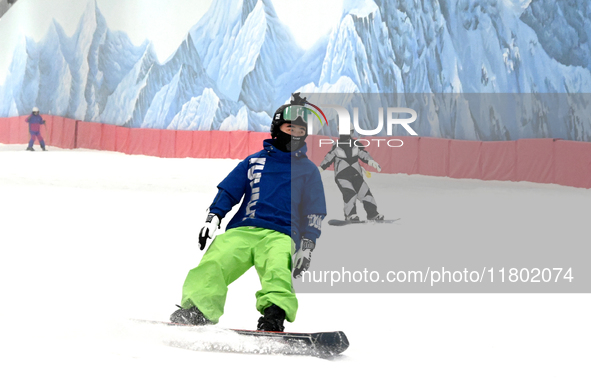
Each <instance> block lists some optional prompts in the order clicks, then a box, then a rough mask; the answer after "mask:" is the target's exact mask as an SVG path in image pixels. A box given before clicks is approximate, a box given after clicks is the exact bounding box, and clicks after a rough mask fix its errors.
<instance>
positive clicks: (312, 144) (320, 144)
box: [269, 135, 335, 170]
mask: <svg viewBox="0 0 591 385" xmlns="http://www.w3.org/2000/svg"><path fill="white" fill-rule="evenodd" d="M269 137H270V135H269ZM331 140H335V139H333V138H331V137H329V136H324V135H310V136H308V139H306V143H307V145H308V153H307V156H308V159H310V160H311V161H312V162H313V163H314V164H315V165H317V166H319V165H320V163H322V161H323V160H324V157H325V156H326V154H328V152H329V151H330V149H331V148H332V145H333V143H332V142H331ZM331 167H333V166H332V165H331ZM329 169H330V170H332V169H334V168H329Z"/></svg>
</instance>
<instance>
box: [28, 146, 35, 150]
mask: <svg viewBox="0 0 591 385" xmlns="http://www.w3.org/2000/svg"><path fill="white" fill-rule="evenodd" d="M27 151H35V149H34V148H33V147H27Z"/></svg>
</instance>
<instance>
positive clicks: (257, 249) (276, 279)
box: [170, 94, 326, 331]
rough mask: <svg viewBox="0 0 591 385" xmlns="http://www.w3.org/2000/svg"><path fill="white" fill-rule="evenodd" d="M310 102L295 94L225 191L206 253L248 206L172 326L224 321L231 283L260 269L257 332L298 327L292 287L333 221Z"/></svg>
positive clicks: (206, 234) (212, 215) (194, 277)
mask: <svg viewBox="0 0 591 385" xmlns="http://www.w3.org/2000/svg"><path fill="white" fill-rule="evenodd" d="M304 104H305V99H301V98H299V95H297V94H295V95H294V96H293V97H292V101H291V104H288V105H284V106H282V107H280V108H279V109H278V110H277V112H275V114H274V116H273V122H272V124H271V136H272V139H266V140H265V141H264V149H263V150H262V151H259V152H257V153H255V154H252V155H250V156H248V157H247V158H246V159H244V160H243V161H242V162H240V163H239V164H238V166H236V168H235V169H234V170H233V171H232V172H230V174H229V175H228V176H227V177H226V178H225V179H224V180H223V181H222V182H221V183H220V184H219V185H218V194H217V195H216V197H215V199H214V201H213V203H212V204H211V206H210V207H209V214H208V215H207V219H206V223H205V226H204V227H203V228H202V229H201V232H200V233H199V243H200V246H201V249H203V248H204V247H205V244H206V242H207V240H208V239H211V238H213V235H214V233H215V231H216V229H217V228H219V225H220V221H221V220H222V219H223V218H224V216H225V215H226V214H227V213H228V212H229V211H230V210H231V209H232V207H233V206H234V205H236V204H237V203H239V202H240V200H241V199H243V200H242V205H241V206H240V209H239V210H238V212H237V213H236V215H235V216H234V217H233V218H232V219H231V220H230V222H229V223H228V225H227V226H226V232H225V233H224V234H221V235H219V236H218V237H216V238H215V239H214V240H213V241H212V243H211V245H210V246H209V248H208V250H207V251H206V253H205V254H204V255H203V258H202V259H201V262H200V263H199V266H197V267H196V268H195V269H193V270H191V271H190V272H189V274H188V275H187V278H186V280H185V283H184V285H183V295H182V300H181V306H179V309H178V310H177V311H175V312H174V313H173V314H172V315H171V317H170V320H171V322H175V323H183V324H193V325H206V324H210V323H217V322H218V320H219V318H220V317H221V315H222V314H223V312H224V304H225V301H226V293H227V290H228V285H229V284H230V283H232V282H233V281H234V280H236V279H237V278H239V277H240V276H241V275H242V274H244V273H245V272H246V271H247V270H248V269H250V268H251V267H252V266H254V267H255V268H256V270H257V273H258V275H259V278H260V281H261V286H262V287H261V290H259V291H258V292H257V293H256V299H257V301H256V308H257V310H258V311H259V312H260V313H261V314H263V316H262V317H260V318H259V321H258V325H257V329H258V330H265V331H283V330H284V326H283V323H284V320H285V319H287V321H289V322H293V321H294V320H295V317H296V312H297V309H298V301H297V298H296V295H295V293H294V291H293V286H292V254H293V253H294V252H295V253H296V254H295V262H294V266H293V277H294V278H299V277H300V276H301V275H302V273H303V272H304V271H306V270H307V269H308V268H309V266H310V261H311V257H312V251H313V250H314V247H315V244H316V239H317V238H318V237H319V236H320V230H321V229H320V225H321V222H322V220H323V219H324V216H325V215H326V203H325V199H324V188H323V186H322V180H321V178H320V173H319V171H318V169H317V167H316V166H315V165H314V163H312V162H311V161H310V160H309V159H308V158H307V156H306V151H307V147H306V143H305V140H306V137H307V133H306V122H307V119H308V112H309V110H308V109H307V108H306V107H304Z"/></svg>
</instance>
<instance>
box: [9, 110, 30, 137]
mask: <svg viewBox="0 0 591 385" xmlns="http://www.w3.org/2000/svg"><path fill="white" fill-rule="evenodd" d="M25 118H26V116H25V117H22V119H23V122H24V119H25ZM20 120H21V117H20V116H14V117H12V118H8V126H9V129H10V141H9V143H10V144H25V143H27V142H28V141H29V139H30V135H29V128H28V127H26V128H24V129H21V126H20V125H21V122H20ZM25 124H26V122H25Z"/></svg>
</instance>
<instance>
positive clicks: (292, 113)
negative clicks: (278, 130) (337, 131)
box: [283, 105, 322, 125]
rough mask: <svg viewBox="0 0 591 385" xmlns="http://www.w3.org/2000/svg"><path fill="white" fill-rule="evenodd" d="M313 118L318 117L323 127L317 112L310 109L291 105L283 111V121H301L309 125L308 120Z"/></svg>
mask: <svg viewBox="0 0 591 385" xmlns="http://www.w3.org/2000/svg"><path fill="white" fill-rule="evenodd" d="M312 116H316V117H317V118H318V121H319V122H320V124H321V125H322V120H321V119H320V116H318V114H317V113H316V111H314V110H311V109H309V108H308V107H304V106H299V105H289V106H287V107H285V109H284V110H283V120H286V121H290V122H295V121H296V120H298V119H301V120H302V121H303V122H304V123H306V124H307V123H308V119H311V117H312Z"/></svg>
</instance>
